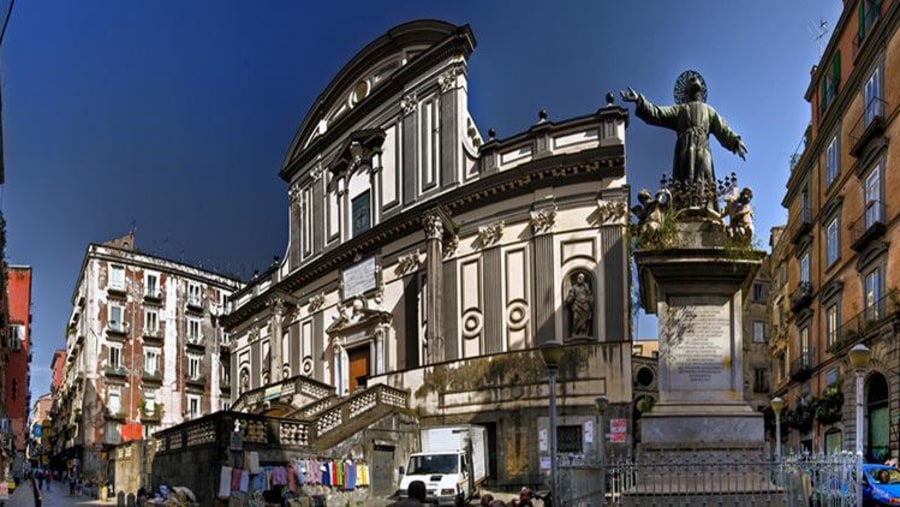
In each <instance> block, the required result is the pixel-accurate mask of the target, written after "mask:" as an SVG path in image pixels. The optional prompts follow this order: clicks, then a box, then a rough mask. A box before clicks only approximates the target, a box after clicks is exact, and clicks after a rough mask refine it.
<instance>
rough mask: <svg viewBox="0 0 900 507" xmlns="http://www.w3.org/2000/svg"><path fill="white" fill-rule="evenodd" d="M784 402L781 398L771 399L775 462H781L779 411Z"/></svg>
mask: <svg viewBox="0 0 900 507" xmlns="http://www.w3.org/2000/svg"><path fill="white" fill-rule="evenodd" d="M783 408H784V400H783V399H781V396H776V397H774V398H772V412H775V461H777V462H779V463H780V462H781V410H782V409H783Z"/></svg>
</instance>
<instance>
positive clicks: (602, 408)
mask: <svg viewBox="0 0 900 507" xmlns="http://www.w3.org/2000/svg"><path fill="white" fill-rule="evenodd" d="M594 403H595V404H596V405H597V414H598V416H597V435H596V438H597V439H598V440H599V442H600V443H599V445H598V449H599V454H600V459H599V460H600V467H601V468H600V492H601V493H602V494H603V499H604V501H605V500H606V430H605V429H604V427H603V416H604V415H606V409H607V408H609V400H608V399H606V396H597V399H595V400H594Z"/></svg>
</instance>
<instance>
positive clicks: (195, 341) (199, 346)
mask: <svg viewBox="0 0 900 507" xmlns="http://www.w3.org/2000/svg"><path fill="white" fill-rule="evenodd" d="M184 344H185V345H186V346H187V348H188V349H191V350H199V351H205V350H206V342H205V341H203V337H202V336H194V337H190V336H189V337H188V338H187V339H186V340H185V341H184Z"/></svg>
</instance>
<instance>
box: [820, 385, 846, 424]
mask: <svg viewBox="0 0 900 507" xmlns="http://www.w3.org/2000/svg"><path fill="white" fill-rule="evenodd" d="M843 408H844V393H842V392H841V390H840V388H839V387H838V386H834V387H830V388H829V389H828V390H827V391H826V392H825V394H824V395H823V396H822V397H821V398H819V402H818V404H817V406H816V420H817V421H819V424H834V423H836V422H838V421H840V420H841V417H842V416H843Z"/></svg>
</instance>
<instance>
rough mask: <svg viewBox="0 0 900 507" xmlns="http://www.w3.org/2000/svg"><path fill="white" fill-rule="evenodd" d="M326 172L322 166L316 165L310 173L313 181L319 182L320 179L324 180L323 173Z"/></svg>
mask: <svg viewBox="0 0 900 507" xmlns="http://www.w3.org/2000/svg"><path fill="white" fill-rule="evenodd" d="M324 172H325V169H323V168H322V165H321V164H316V166H315V167H313V168H312V170H311V171H310V172H309V176H310V177H311V178H312V180H313V181H319V180H320V179H322V173H324Z"/></svg>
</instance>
